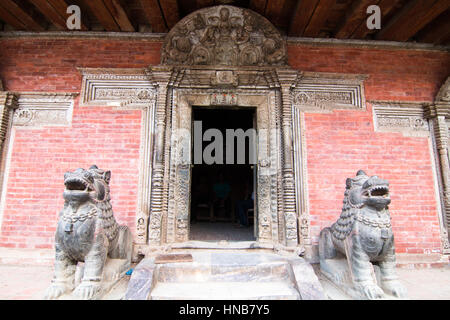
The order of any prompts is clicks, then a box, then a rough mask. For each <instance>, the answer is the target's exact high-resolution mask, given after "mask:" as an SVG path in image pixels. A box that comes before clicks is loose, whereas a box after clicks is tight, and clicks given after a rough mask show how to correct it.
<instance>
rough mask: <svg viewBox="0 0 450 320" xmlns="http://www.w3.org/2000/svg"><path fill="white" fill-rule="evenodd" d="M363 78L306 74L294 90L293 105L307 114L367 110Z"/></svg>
mask: <svg viewBox="0 0 450 320" xmlns="http://www.w3.org/2000/svg"><path fill="white" fill-rule="evenodd" d="M363 80H364V78H363V77H361V76H349V75H337V74H325V73H305V74H304V76H303V77H302V78H301V79H300V81H298V83H297V85H296V86H295V88H294V90H293V104H294V105H295V106H297V107H298V108H299V109H300V110H301V111H305V112H330V111H332V110H334V109H365V102H364V101H365V98H364V88H363Z"/></svg>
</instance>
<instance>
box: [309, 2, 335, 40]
mask: <svg viewBox="0 0 450 320" xmlns="http://www.w3.org/2000/svg"><path fill="white" fill-rule="evenodd" d="M335 1H336V0H320V1H319V3H318V4H317V6H316V9H315V10H314V13H313V15H312V17H311V20H310V21H309V23H308V25H307V26H306V28H305V32H304V34H303V35H304V36H306V37H316V36H318V34H319V32H320V30H321V29H322V28H323V27H324V26H325V22H326V21H327V19H328V17H329V15H330V13H331V8H332V7H333V5H334V3H335Z"/></svg>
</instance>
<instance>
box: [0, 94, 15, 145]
mask: <svg viewBox="0 0 450 320" xmlns="http://www.w3.org/2000/svg"><path fill="white" fill-rule="evenodd" d="M17 107H18V104H17V95H16V94H14V93H11V92H0V152H3V146H4V144H5V140H6V137H7V135H8V130H9V126H10V121H11V120H12V114H13V113H14V109H16V108H17Z"/></svg>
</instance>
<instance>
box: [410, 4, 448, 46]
mask: <svg viewBox="0 0 450 320" xmlns="http://www.w3.org/2000/svg"><path fill="white" fill-rule="evenodd" d="M449 38H450V10H447V12H445V13H444V14H442V15H440V16H439V17H438V18H437V19H436V20H434V21H433V22H431V23H430V24H429V25H427V26H426V27H425V28H424V29H422V30H421V31H420V32H419V34H418V35H417V37H416V40H417V41H419V42H427V43H434V44H446V41H448V39H449Z"/></svg>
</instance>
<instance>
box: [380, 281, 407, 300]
mask: <svg viewBox="0 0 450 320" xmlns="http://www.w3.org/2000/svg"><path fill="white" fill-rule="evenodd" d="M382 287H383V289H384V290H385V291H386V292H387V293H389V294H391V295H393V296H394V297H397V298H406V296H407V290H406V288H405V287H404V286H403V285H402V284H401V283H400V281H398V280H390V281H383V283H382Z"/></svg>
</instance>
